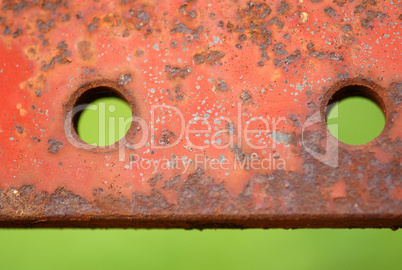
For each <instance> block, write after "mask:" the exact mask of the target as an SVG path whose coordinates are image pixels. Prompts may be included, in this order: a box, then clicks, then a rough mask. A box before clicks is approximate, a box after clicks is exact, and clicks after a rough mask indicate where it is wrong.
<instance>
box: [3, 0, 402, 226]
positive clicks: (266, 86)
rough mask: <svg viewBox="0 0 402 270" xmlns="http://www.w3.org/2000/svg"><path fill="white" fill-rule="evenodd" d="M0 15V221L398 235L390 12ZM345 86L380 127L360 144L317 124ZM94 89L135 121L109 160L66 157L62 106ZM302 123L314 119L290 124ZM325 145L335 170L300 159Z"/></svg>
mask: <svg viewBox="0 0 402 270" xmlns="http://www.w3.org/2000/svg"><path fill="white" fill-rule="evenodd" d="M0 8H1V11H0V91H1V95H2V97H1V99H0V108H1V112H0V162H1V166H0V176H1V178H0V224H1V225H2V226H102V227H109V226H123V227H126V226H128V227H185V228H192V227H200V228H201V227H323V226H324V227H393V228H397V227H400V226H401V225H402V178H401V144H402V143H401V133H402V121H401V118H400V117H401V113H402V112H401V102H402V96H401V95H402V68H401V63H402V52H401V38H402V35H401V32H402V6H401V2H400V1H396V0H394V1H379V0H377V1H375V0H368V1H362V0H354V1H353V0H352V1H342V0H339V1H332V0H331V1H325V0H324V1H320V0H299V1H259V2H249V1H229V0H227V1H223V0H222V1H177V0H175V1H128V0H127V1H124V0H122V1H61V0H60V1H55V2H54V1H53V2H52V1H2V2H1V7H0ZM348 85H359V86H363V87H365V89H366V88H367V89H371V90H370V91H371V92H370V94H367V95H370V96H373V95H374V96H375V99H376V101H378V103H379V104H380V105H381V107H382V109H383V110H384V113H385V116H386V124H385V129H384V131H383V132H382V133H381V135H380V136H379V137H377V138H376V139H375V140H374V141H372V142H370V143H368V144H365V145H361V146H351V145H346V144H343V143H341V142H339V143H338V142H337V140H336V139H334V138H333V137H331V136H332V135H328V132H327V128H326V124H325V110H326V106H327V104H328V102H329V101H330V99H331V96H332V94H334V93H335V92H336V91H337V90H338V89H340V88H342V87H343V86H348ZM99 86H107V87H111V88H113V89H115V90H116V93H119V95H121V96H123V97H124V98H125V99H126V100H127V101H128V102H129V103H130V104H131V106H132V110H133V116H135V117H139V118H141V119H142V120H143V121H144V122H143V123H145V125H142V126H141V125H140V124H133V125H132V126H131V128H130V130H129V132H128V133H127V135H126V138H125V140H127V142H124V143H123V144H122V143H121V142H120V143H117V144H116V145H115V148H114V149H111V148H108V149H95V148H91V149H88V147H87V148H85V147H81V148H79V147H76V145H74V143H72V141H78V142H79V138H78V136H77V135H76V133H75V131H74V129H73V128H72V124H71V119H70V118H69V117H70V116H69V113H71V109H72V107H73V105H74V104H75V101H76V99H77V98H78V97H79V96H80V95H81V94H82V93H84V92H85V91H86V90H88V89H90V88H93V87H99ZM373 93H374V94H373ZM312 116H315V117H317V116H318V117H320V121H316V122H315V124H313V125H310V126H308V127H307V128H306V129H304V127H306V125H305V123H306V122H307V119H312ZM309 117H310V118H309ZM261 119H264V120H261ZM264 123H268V128H266V127H265V126H264ZM183 127H187V129H185V128H183ZM245 129H248V130H255V131H254V132H250V133H248V134H247V136H244V130H245ZM274 129H275V130H274ZM303 129H304V130H303ZM71 130H72V132H69V131H71ZM185 130H187V131H189V132H184V131H185ZM194 130H196V131H194ZM200 130H201V131H200ZM192 131H194V132H192ZM142 138H144V141H143V144H142V145H141V147H138V148H137V149H134V148H135V147H133V145H134V144H135V143H138V142H139V141H140V140H141V139H142ZM231 139H233V141H231ZM327 142H331V143H337V149H338V152H337V155H338V159H337V164H336V166H330V165H327V164H325V163H324V162H322V161H320V160H317V159H316V158H314V157H313V156H312V155H311V153H310V152H309V151H307V150H306V149H310V150H311V149H312V150H313V151H314V152H316V153H321V154H323V153H325V151H326V150H325V149H327V150H328V148H326V146H327V145H328V144H327ZM122 152H124V158H123V160H121V159H122V158H121V157H122V156H121V153H122ZM130 155H132V157H133V158H132V159H135V160H132V159H130V158H129V157H130ZM200 157H202V158H200ZM141 160H143V161H144V163H143V164H142V165H141V168H137V167H136V166H134V165H133V164H135V162H137V163H136V164H138V163H139V162H140V161H141ZM165 160H171V161H172V162H168V163H165V164H167V166H158V163H157V162H155V161H160V164H162V163H161V162H162V161H165ZM196 160H198V161H199V162H200V163H197V162H195V161H196ZM244 160H247V161H250V160H257V161H256V163H258V161H261V160H266V161H267V162H268V163H269V162H270V163H269V164H270V165H267V164H266V165H265V166H264V168H261V167H258V166H257V167H256V168H254V167H252V168H250V166H251V165H250V166H248V165H247V164H246V165H245V166H240V165H241V164H242V163H241V162H242V161H244ZM174 162H176V163H174ZM222 162H228V164H229V165H228V166H225V168H222V166H221V167H219V166H220V165H219V164H222ZM211 163H214V164H218V165H216V166H215V167H214V166H211ZM199 164H201V165H205V164H206V166H200V165H199ZM235 164H237V165H235ZM148 165H149V166H148ZM267 166H268V167H267ZM217 168H219V169H217Z"/></svg>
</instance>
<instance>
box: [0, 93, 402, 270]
mask: <svg viewBox="0 0 402 270" xmlns="http://www.w3.org/2000/svg"><path fill="white" fill-rule="evenodd" d="M353 100H354V101H353V103H352V105H353V106H347V107H348V108H349V109H348V110H350V113H352V114H353V113H360V112H361V111H362V108H363V109H364V105H362V104H361V103H360V102H359V99H353ZM342 106H343V105H342V104H341V105H340V108H339V111H340V117H341V118H340V119H338V122H339V124H340V128H341V127H342V121H345V120H343V118H342V114H343V113H342V110H343V108H342ZM130 114H131V113H130ZM345 115H347V114H345ZM383 125H384V124H383V120H382V119H381V117H376V118H373V119H371V121H370V124H369V125H367V128H369V129H373V130H374V131H375V132H373V134H376V133H378V130H381V129H382V127H383ZM346 127H348V128H352V126H349V125H346ZM349 131H350V130H349ZM367 132H370V131H367ZM345 134H348V135H342V136H347V137H348V138H349V139H350V141H348V142H349V143H350V142H352V143H354V144H355V143H356V142H357V144H362V143H363V142H365V141H366V140H367V139H366V137H365V139H364V141H363V142H362V140H363V139H362V138H360V136H361V135H357V134H359V133H356V132H353V131H352V132H346V133H345ZM0 269H5V270H6V269H7V270H11V269H27V270H28V269H60V270H62V269H76V270H78V269H85V270H87V269H119V270H121V269H130V270H131V269H175V270H177V269H186V270H187V269H242V270H243V269H320V270H321V269H387V270H390V269H395V270H396V269H397V270H400V269H402V230H398V231H395V232H394V231H391V230H389V229H383V230H375V229H365V230H361V229H355V230H346V229H345V230H339V229H338V230H328V229H325V230H306V229H303V230H280V229H275V230H260V229H249V230H204V231H197V230H191V231H185V230H176V229H175V230H145V229H142V230H132V229H128V230H123V229H113V230H104V229H98V230H91V229H63V230H59V229H36V230H32V229H28V230H17V229H2V230H0Z"/></svg>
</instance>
